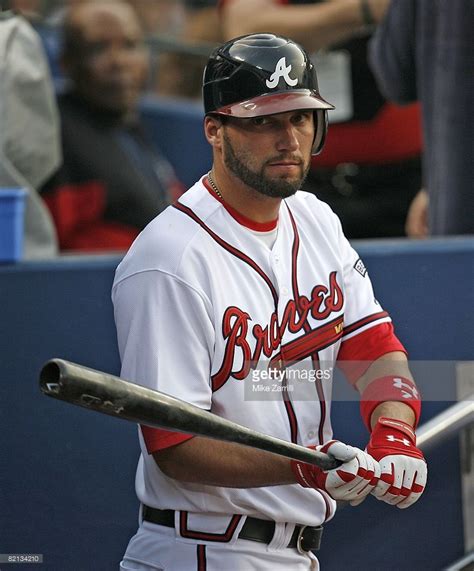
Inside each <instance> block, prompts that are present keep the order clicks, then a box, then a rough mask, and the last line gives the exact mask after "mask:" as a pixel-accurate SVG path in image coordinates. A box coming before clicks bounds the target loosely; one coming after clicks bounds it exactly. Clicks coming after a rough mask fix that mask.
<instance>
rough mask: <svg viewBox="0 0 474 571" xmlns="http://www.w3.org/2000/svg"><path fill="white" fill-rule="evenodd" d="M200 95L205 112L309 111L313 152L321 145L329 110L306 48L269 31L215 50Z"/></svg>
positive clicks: (242, 115) (255, 114)
mask: <svg viewBox="0 0 474 571" xmlns="http://www.w3.org/2000/svg"><path fill="white" fill-rule="evenodd" d="M203 98H204V110H205V113H206V115H208V114H214V113H215V114H218V115H227V116H232V117H240V118H246V117H259V116H262V115H273V114H275V113H284V112H286V111H294V110H296V109H314V112H315V125H316V132H315V137H314V143H313V154H318V153H319V152H320V151H321V149H322V148H323V145H324V140H325V138H326V132H327V110H328V109H334V106H333V105H331V104H330V103H328V102H327V101H325V100H324V99H323V98H322V97H321V95H320V94H319V89H318V79H317V76H316V70H315V67H314V65H313V63H312V62H311V60H310V58H309V56H308V54H307V53H306V51H305V50H304V49H303V48H302V47H301V46H299V45H298V44H296V43H295V42H293V41H292V40H290V39H288V38H283V37H281V36H276V35H274V34H250V35H247V36H241V37H239V38H235V39H233V40H231V41H229V42H227V43H225V44H223V45H222V46H220V47H218V48H216V49H215V50H214V51H213V52H212V54H211V55H210V57H209V61H208V63H207V65H206V68H205V70H204V79H203Z"/></svg>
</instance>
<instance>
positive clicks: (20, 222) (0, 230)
mask: <svg viewBox="0 0 474 571" xmlns="http://www.w3.org/2000/svg"><path fill="white" fill-rule="evenodd" d="M25 198H26V191H25V190H23V189H22V188H0V263H9V262H17V261H18V260H19V259H20V258H21V256H22V253H23V229H24V212H25Z"/></svg>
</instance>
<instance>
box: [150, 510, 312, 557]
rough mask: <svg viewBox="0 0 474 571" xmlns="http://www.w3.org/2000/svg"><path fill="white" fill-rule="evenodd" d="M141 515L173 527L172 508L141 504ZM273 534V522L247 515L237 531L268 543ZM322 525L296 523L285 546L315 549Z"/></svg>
mask: <svg viewBox="0 0 474 571" xmlns="http://www.w3.org/2000/svg"><path fill="white" fill-rule="evenodd" d="M142 517H143V519H144V520H145V521H148V522H150V523H154V524H157V525H164V526H166V527H173V528H174V521H175V512H174V510H158V509H156V508H150V507H149V506H145V505H144V506H143V511H142ZM274 534H275V522H274V521H268V520H264V519H257V518H255V517H249V516H247V518H246V520H245V523H244V525H243V526H242V529H241V530H240V533H239V539H247V540H249V541H258V542H259V543H266V544H268V543H270V542H271V540H272V539H273V535H274ZM322 535H323V526H322V525H319V526H315V527H311V526H307V525H297V526H296V527H295V531H294V532H293V534H292V536H291V539H290V541H289V542H288V545H287V547H291V548H296V549H298V551H300V552H303V551H317V550H318V549H319V547H320V545H321V537H322Z"/></svg>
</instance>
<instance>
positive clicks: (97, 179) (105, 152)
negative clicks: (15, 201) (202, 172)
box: [42, 0, 182, 251]
mask: <svg viewBox="0 0 474 571" xmlns="http://www.w3.org/2000/svg"><path fill="white" fill-rule="evenodd" d="M147 57H148V54H147V50H146V49H145V46H144V44H143V38H142V31H141V29H140V25H139V22H138V19H137V17H136V15H135V13H134V11H133V9H132V7H131V6H130V4H129V3H128V2H126V1H125V0H116V1H107V0H95V1H89V2H87V1H85V2H81V3H79V4H75V5H74V6H72V7H71V8H70V10H69V11H68V12H67V14H66V18H65V21H64V42H63V48H62V56H61V60H62V66H63V68H64V71H65V73H66V75H67V76H68V78H69V80H70V86H69V87H68V89H67V90H66V91H65V93H63V94H61V95H60V97H59V109H60V114H61V122H62V147H63V156H64V160H63V164H62V166H61V168H60V169H59V171H58V172H56V173H55V175H54V176H53V178H52V179H51V180H50V181H49V182H48V183H47V184H46V185H45V186H44V188H43V189H42V196H43V198H44V200H45V201H46V203H47V205H48V207H49V208H50V211H51V213H52V215H53V218H54V221H55V224H56V228H57V232H58V236H59V241H60V247H61V249H62V250H86V251H99V250H100V251H104V250H122V249H126V248H128V247H129V246H130V244H131V243H132V241H133V240H134V239H135V237H136V236H137V235H138V233H139V232H140V231H141V230H142V229H143V228H144V227H145V226H146V224H148V222H150V220H152V219H153V218H154V217H155V216H156V215H157V214H158V213H159V212H161V211H162V210H163V209H164V208H165V207H166V206H167V205H168V204H169V203H170V202H171V201H172V200H173V199H174V198H176V197H177V196H179V194H180V193H181V189H182V187H181V184H180V183H179V182H178V181H177V179H176V177H175V174H174V172H173V170H172V167H171V165H170V164H169V163H168V161H167V160H165V158H164V157H163V156H161V155H160V153H159V151H158V150H157V148H156V147H155V146H153V145H152V143H151V142H150V140H149V139H148V137H147V136H146V135H145V132H144V129H143V126H142V124H141V122H140V117H139V114H138V102H139V98H140V95H141V90H142V87H143V84H144V82H145V79H146V74H147V65H148V59H147Z"/></svg>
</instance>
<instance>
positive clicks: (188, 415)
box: [40, 359, 340, 470]
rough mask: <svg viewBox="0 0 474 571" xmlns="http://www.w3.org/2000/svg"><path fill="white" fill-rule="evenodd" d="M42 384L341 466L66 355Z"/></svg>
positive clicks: (58, 393) (95, 403)
mask: <svg viewBox="0 0 474 571" xmlns="http://www.w3.org/2000/svg"><path fill="white" fill-rule="evenodd" d="M40 388H41V391H42V392H43V393H44V394H45V395H47V396H50V397H53V398H56V399H59V400H63V401H66V402H69V403H72V404H75V405H78V406H81V407H84V408H88V409H92V410H95V411H97V412H101V413H103V414H107V415H110V416H115V417H117V418H121V419H125V420H129V421H132V422H136V423H139V424H144V425H147V426H151V427H154V428H164V429H167V430H172V431H177V432H184V433H186V434H195V435H199V436H204V437H207V438H214V439H216V440H224V441H227V442H233V443H236V444H242V445H244V446H251V447H253V448H258V449H260V450H264V451H267V452H271V453H273V454H278V455H280V456H285V457H287V458H292V459H295V460H300V461H302V462H306V463H308V464H313V465H316V466H319V467H320V468H322V469H323V470H331V469H333V468H336V467H337V466H338V465H340V462H338V461H337V460H335V459H334V458H333V457H332V456H330V455H328V454H323V453H321V452H316V451H314V450H309V449H308V448H305V447H303V446H298V445H297V444H293V443H291V442H286V441H285V440H280V439H279V438H274V437H272V436H268V435H265V434H261V433H259V432H256V431H255V430H251V429H250V428H247V427H245V426H241V425H239V424H236V423H234V422H231V421H230V420H227V419H224V418H221V417H219V416H217V415H215V414H212V413H211V412H208V411H205V410H202V409H200V408H198V407H196V406H193V405H191V404H189V403H187V402H184V401H182V400H179V399H176V398H173V397H170V396H169V395H166V394H164V393H160V392H158V391H154V390H151V389H148V388H146V387H142V386H141V385H137V384H134V383H131V382H128V381H125V380H123V379H120V378H119V377H116V376H114V375H110V374H107V373H104V372H102V371H96V370H94V369H89V368H88V367H84V366H82V365H78V364H77V363H72V362H70V361H65V360H64V359H51V360H50V361H48V362H47V363H46V364H45V365H44V366H43V368H42V370H41V373H40Z"/></svg>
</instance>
